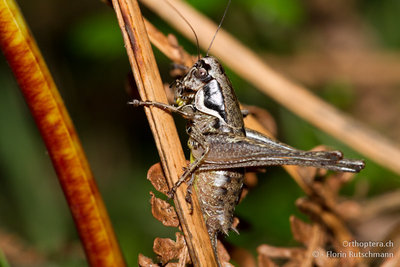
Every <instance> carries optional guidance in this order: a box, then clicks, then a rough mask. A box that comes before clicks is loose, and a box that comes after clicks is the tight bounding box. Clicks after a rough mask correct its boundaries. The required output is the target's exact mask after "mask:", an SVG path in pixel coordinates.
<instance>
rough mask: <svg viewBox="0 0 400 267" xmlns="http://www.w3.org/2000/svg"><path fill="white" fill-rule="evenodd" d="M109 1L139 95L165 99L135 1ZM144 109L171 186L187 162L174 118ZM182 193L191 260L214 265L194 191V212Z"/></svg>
mask: <svg viewBox="0 0 400 267" xmlns="http://www.w3.org/2000/svg"><path fill="white" fill-rule="evenodd" d="M112 3H113V7H114V10H115V12H116V14H117V18H118V22H119V25H120V28H121V31H122V34H123V37H124V42H125V47H126V50H127V53H128V56H129V61H130V63H131V67H132V71H133V74H134V78H135V81H136V84H137V86H138V89H139V93H140V96H141V98H142V99H143V100H151V101H157V102H163V103H167V98H166V95H165V91H164V87H163V85H162V82H161V78H160V74H159V72H158V68H157V64H156V62H155V59H154V55H153V51H152V49H151V45H150V42H149V40H148V37H147V32H146V29H145V26H144V22H143V18H142V15H141V12H140V9H139V6H138V3H137V1H136V0H113V1H112ZM145 111H146V115H147V118H148V121H149V124H150V128H151V130H152V132H153V136H154V140H155V142H156V145H157V149H158V151H159V155H160V158H161V163H162V166H163V169H164V173H165V176H166V178H167V181H168V184H169V186H170V187H171V186H172V185H173V184H174V183H175V182H176V181H177V180H178V177H179V176H180V175H181V174H182V172H183V167H185V166H186V160H185V157H184V154H183V150H182V146H181V144H180V141H179V138H178V134H177V131H176V128H175V125H174V122H173V119H172V117H171V115H170V114H168V113H167V112H165V111H162V110H160V109H158V108H145ZM185 193H186V185H184V186H181V187H179V189H178V190H177V192H176V194H175V198H174V202H175V208H176V211H177V214H178V217H179V221H180V224H181V227H182V230H183V233H184V235H185V240H186V244H187V245H188V249H189V253H190V257H191V259H192V262H193V264H194V265H195V266H217V261H216V259H215V255H214V253H213V249H212V246H211V241H210V238H209V236H208V232H207V229H206V226H205V223H204V220H203V216H202V214H201V211H200V208H199V203H198V200H197V197H196V195H195V194H193V213H192V214H190V209H189V206H188V204H187V203H186V201H185Z"/></svg>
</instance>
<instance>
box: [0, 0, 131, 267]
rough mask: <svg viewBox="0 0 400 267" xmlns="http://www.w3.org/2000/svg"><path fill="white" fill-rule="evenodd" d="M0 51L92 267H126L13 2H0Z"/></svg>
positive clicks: (72, 131) (70, 129) (75, 140)
mask: <svg viewBox="0 0 400 267" xmlns="http://www.w3.org/2000/svg"><path fill="white" fill-rule="evenodd" d="M0 45H1V48H2V50H3V52H4V54H5V56H6V58H7V61H8V63H9V65H10V67H11V69H12V70H13V72H14V75H15V77H16V79H17V81H18V83H19V86H20V87H21V90H22V93H23V95H24V97H25V100H26V102H27V104H28V106H29V108H30V111H31V113H32V116H33V117H34V119H35V121H36V124H37V126H38V128H39V130H40V133H41V135H42V138H43V140H44V142H45V144H46V147H47V150H48V152H49V155H50V157H51V160H52V161H53V165H54V168H55V169H56V172H57V175H58V178H59V181H60V183H61V186H62V189H63V190H64V194H65V197H66V199H67V201H68V205H69V208H70V210H71V212H72V216H73V218H74V221H75V224H76V227H77V229H78V232H79V235H80V237H81V240H82V243H83V247H84V249H85V252H86V255H87V258H88V260H89V263H90V265H91V266H117V267H119V266H125V263H124V260H123V258H122V254H121V251H120V249H119V246H118V243H117V241H116V238H115V235H114V231H113V229H112V226H111V223H110V221H109V218H108V215H107V212H106V209H105V207H104V203H103V201H102V199H101V196H100V193H99V192H98V190H97V186H96V184H95V181H94V178H93V175H92V172H91V170H90V168H89V164H88V162H87V160H86V157H85V155H84V153H83V149H82V147H81V144H80V141H79V139H78V136H77V134H76V132H75V129H74V126H73V124H72V121H71V119H70V117H69V115H68V113H67V110H66V108H65V106H64V104H63V101H62V99H61V96H60V95H59V93H58V90H57V88H56V85H55V84H54V81H53V79H52V77H51V74H50V72H49V70H48V69H47V66H46V64H45V62H44V60H43V58H42V56H41V54H40V52H39V49H38V48H37V46H36V43H35V41H34V39H33V37H32V36H31V34H30V32H29V30H28V28H27V25H26V23H25V21H24V19H23V17H22V15H21V13H20V11H19V9H18V7H17V6H16V4H15V2H14V1H11V0H1V1H0ZM21 164H22V165H23V164H24V163H21Z"/></svg>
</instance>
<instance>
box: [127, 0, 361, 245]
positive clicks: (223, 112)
mask: <svg viewBox="0 0 400 267" xmlns="http://www.w3.org/2000/svg"><path fill="white" fill-rule="evenodd" d="M229 3H230V1H229ZM229 3H228V5H227V8H226V9H225V12H224V15H223V17H222V19H221V22H220V24H219V26H218V28H217V31H216V32H215V35H214V37H213V39H212V41H211V43H210V45H209V48H208V50H207V54H206V56H205V57H202V58H200V56H199V59H198V61H197V62H196V63H195V64H194V65H193V66H192V67H191V68H190V69H189V70H188V71H187V73H186V74H185V75H184V76H183V77H182V78H180V79H178V80H176V81H175V83H174V84H173V85H172V87H173V89H174V94H175V97H174V100H175V105H168V104H163V103H158V102H151V101H140V100H136V99H134V100H133V101H132V102H130V104H133V105H134V106H154V107H158V108H161V109H163V110H166V111H168V112H176V113H178V114H180V115H181V116H183V117H184V118H185V119H187V121H188V122H187V126H186V132H187V133H188V135H189V140H188V146H189V148H190V150H191V156H190V158H191V160H190V164H189V166H188V167H187V168H186V169H185V171H184V173H183V174H182V176H181V177H180V178H179V181H178V182H177V183H176V184H175V185H174V186H173V187H172V188H171V190H170V193H169V197H173V195H174V192H175V191H176V189H177V188H178V187H179V185H180V184H181V183H182V182H187V184H188V192H187V200H188V202H190V199H191V198H190V194H191V192H192V191H191V190H193V188H194V190H196V192H197V195H198V197H199V202H200V206H201V209H202V213H203V216H204V219H205V221H206V225H207V229H208V233H209V235H210V239H211V242H212V244H213V247H214V250H215V251H216V245H217V235H218V234H219V233H224V234H226V235H227V234H228V232H229V230H234V231H236V232H237V230H236V229H234V228H233V227H232V220H233V213H234V209H235V207H236V205H237V202H238V200H239V196H240V192H241V190H242V186H243V179H244V174H245V170H246V168H262V167H266V166H272V165H300V166H311V167H316V168H324V169H328V170H332V171H339V172H359V171H360V170H362V169H363V168H364V162H363V161H361V160H352V159H346V158H343V154H342V153H341V152H340V151H301V150H297V149H295V148H293V147H290V146H289V145H286V144H283V143H280V142H278V141H275V140H272V139H270V138H269V137H267V136H265V135H263V134H261V133H259V132H256V131H254V130H250V129H247V128H245V127H244V122H243V115H244V113H245V112H243V111H242V110H241V109H240V106H239V101H238V100H237V97H236V95H235V92H234V90H233V87H232V84H231V82H230V80H229V78H228V77H227V75H226V74H225V71H224V69H223V67H222V65H221V64H220V63H219V61H218V60H217V59H216V58H214V57H212V56H209V55H208V53H209V50H210V48H211V45H212V43H213V40H214V38H215V36H216V34H217V32H218V30H219V29H220V27H221V25H222V21H223V19H224V17H225V15H226V11H227V9H228V7H229ZM178 14H179V15H180V13H179V12H178ZM181 17H182V16H181ZM182 18H183V17H182ZM183 19H184V18H183ZM184 20H185V21H186V19H184ZM186 22H187V21H186ZM188 25H189V26H190V24H189V23H188ZM190 28H191V29H192V30H193V28H192V27H191V26H190ZM193 32H194V34H195V36H196V33H195V31H194V30H193ZM196 40H197V36H196ZM197 43H198V40H197Z"/></svg>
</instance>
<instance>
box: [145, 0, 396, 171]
mask: <svg viewBox="0 0 400 267" xmlns="http://www.w3.org/2000/svg"><path fill="white" fill-rule="evenodd" d="M141 2H143V3H144V4H145V5H146V6H147V7H149V8H150V9H152V10H153V11H154V12H156V13H157V14H159V15H160V16H161V17H162V18H163V19H165V20H166V21H167V22H169V23H170V24H171V25H172V26H173V27H175V28H176V29H177V30H178V31H180V32H181V33H182V34H184V35H185V36H186V37H187V38H189V39H191V40H193V34H192V33H191V32H190V31H189V30H188V29H187V27H186V25H184V24H183V23H182V21H181V20H180V18H179V17H178V16H176V15H175V14H174V11H173V10H172V9H171V8H170V7H169V6H168V5H166V4H165V3H164V1H158V0H141ZM173 4H174V6H175V7H176V8H177V9H178V10H179V11H180V12H181V13H182V14H183V15H184V16H185V17H186V18H188V20H189V21H190V23H191V24H192V26H193V27H194V28H195V29H196V31H197V33H198V35H199V36H200V40H199V42H200V46H201V47H203V48H204V49H207V46H208V44H209V40H211V37H212V35H213V34H214V32H215V30H216V28H217V25H215V24H214V23H213V22H212V21H210V20H209V19H207V18H206V17H205V16H203V15H201V14H199V13H198V12H197V11H196V10H195V9H193V8H192V7H190V6H189V5H187V4H186V3H184V2H182V1H177V0H174V1H173ZM212 52H213V53H214V54H215V55H216V56H218V57H219V59H221V60H222V61H223V62H224V63H225V64H226V65H228V66H229V67H230V68H232V69H233V70H234V71H236V72H237V73H238V74H239V75H241V76H242V77H243V78H244V79H246V80H248V81H249V82H250V83H252V84H253V85H254V86H255V87H257V88H258V89H260V90H261V91H262V92H264V93H266V94H267V95H269V96H270V97H272V98H274V99H275V100H276V101H277V102H279V103H281V104H282V105H283V106H285V107H287V108H288V109H290V110H291V111H293V112H294V113H295V114H297V115H299V116H300V117H302V118H304V119H305V120H306V121H308V122H310V123H311V124H313V125H315V126H316V127H318V128H320V129H322V130H324V131H326V132H327V133H329V134H331V135H333V136H335V137H336V138H337V139H339V140H341V141H343V142H344V143H346V144H347V145H349V146H350V147H352V148H353V149H355V150H357V151H359V152H360V153H362V154H364V155H365V156H367V157H369V158H371V159H372V160H374V161H376V162H377V163H379V164H381V165H383V166H386V167H387V168H389V169H391V170H393V171H395V172H396V173H399V174H400V164H399V162H400V149H399V148H398V146H397V145H396V144H394V143H393V142H391V141H390V140H388V139H386V138H385V137H383V136H382V135H380V134H379V133H377V132H375V131H373V130H372V129H370V128H368V127H367V126H365V125H363V124H361V123H359V122H357V121H355V120H354V119H352V118H351V117H349V116H348V115H346V114H344V113H343V112H341V111H339V110H338V109H336V108H334V107H333V106H331V105H329V104H328V103H326V102H324V101H323V100H321V99H319V98H318V97H316V96H315V95H313V94H312V93H310V92H309V91H308V90H307V89H306V88H304V87H302V86H300V85H297V84H295V83H293V82H291V81H289V80H287V79H286V78H284V77H282V76H281V75H280V74H278V73H276V72H275V71H273V70H272V69H271V68H270V67H269V66H268V65H267V64H266V63H265V62H263V61H262V60H261V59H260V57H258V56H257V55H256V54H254V53H253V52H251V51H250V50H249V49H247V48H246V47H245V46H244V45H243V44H241V43H240V42H239V41H238V40H236V39H235V38H234V37H232V36H231V35H229V34H228V33H227V32H226V31H223V30H221V31H220V33H219V35H218V37H217V38H216V40H215V43H214V46H213V48H212Z"/></svg>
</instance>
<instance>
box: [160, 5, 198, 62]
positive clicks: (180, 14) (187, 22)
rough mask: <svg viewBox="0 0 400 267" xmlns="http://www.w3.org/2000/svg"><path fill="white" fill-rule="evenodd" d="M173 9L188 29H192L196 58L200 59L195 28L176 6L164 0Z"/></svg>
mask: <svg viewBox="0 0 400 267" xmlns="http://www.w3.org/2000/svg"><path fill="white" fill-rule="evenodd" d="M164 1H165V2H166V3H167V4H168V5H169V6H170V7H171V8H172V9H173V10H175V12H176V13H177V14H178V15H179V17H181V18H182V19H183V20H184V21H185V22H186V24H187V25H188V26H189V27H190V29H191V30H192V32H193V34H194V37H195V38H196V45H197V59H198V60H200V45H199V38H198V37H197V34H196V32H195V30H194V29H193V27H192V25H190V23H189V21H188V20H187V19H186V18H185V17H184V16H183V15H182V13H181V12H179V10H178V9H176V7H174V6H173V5H172V4H171V3H170V2H169V1H168V0H164Z"/></svg>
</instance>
